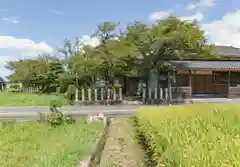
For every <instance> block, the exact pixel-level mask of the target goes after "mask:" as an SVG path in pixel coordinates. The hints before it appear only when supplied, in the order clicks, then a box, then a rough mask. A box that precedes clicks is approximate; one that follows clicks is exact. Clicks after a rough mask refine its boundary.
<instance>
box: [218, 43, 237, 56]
mask: <svg viewBox="0 0 240 167" xmlns="http://www.w3.org/2000/svg"><path fill="white" fill-rule="evenodd" d="M215 51H216V54H217V55H219V56H239V57H240V48H235V47H233V46H221V45H216V46H215Z"/></svg>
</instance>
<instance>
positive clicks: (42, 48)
mask: <svg viewBox="0 0 240 167" xmlns="http://www.w3.org/2000/svg"><path fill="white" fill-rule="evenodd" d="M43 52H49V53H50V52H53V48H52V47H51V46H49V45H48V44H47V43H45V42H34V41H32V40H30V39H25V38H15V37H12V36H0V76H7V75H9V74H10V71H8V70H7V69H5V68H4V65H5V64H6V62H7V61H10V60H17V59H20V58H24V57H30V56H33V57H34V56H37V55H38V54H40V53H43Z"/></svg>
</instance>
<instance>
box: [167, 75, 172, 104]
mask: <svg viewBox="0 0 240 167" xmlns="http://www.w3.org/2000/svg"><path fill="white" fill-rule="evenodd" d="M171 102H172V86H171V73H170V72H168V103H171Z"/></svg>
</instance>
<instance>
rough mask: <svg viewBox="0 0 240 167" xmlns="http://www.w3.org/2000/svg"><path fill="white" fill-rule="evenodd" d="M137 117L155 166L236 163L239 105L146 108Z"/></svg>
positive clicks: (199, 166) (239, 150)
mask: <svg viewBox="0 0 240 167" xmlns="http://www.w3.org/2000/svg"><path fill="white" fill-rule="evenodd" d="M137 118H138V119H137V120H138V121H139V122H138V125H139V126H138V129H139V130H140V132H141V133H142V134H143V136H144V137H145V138H146V140H147V141H146V143H147V144H148V145H149V147H150V148H151V150H152V151H153V153H154V154H153V156H154V158H155V161H156V162H157V164H156V166H158V167H160V166H165V167H193V166H194V167H203V166H204V167H228V166H229V167H230V166H231V167H235V166H236V167H237V166H240V105H233V104H192V105H182V106H171V107H159V108H158V107H146V108H141V109H139V111H138V112H137Z"/></svg>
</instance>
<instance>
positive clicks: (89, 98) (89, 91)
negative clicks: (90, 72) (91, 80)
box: [88, 88, 92, 101]
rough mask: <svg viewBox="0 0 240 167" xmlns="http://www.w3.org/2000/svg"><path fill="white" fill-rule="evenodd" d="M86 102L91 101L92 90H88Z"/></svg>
mask: <svg viewBox="0 0 240 167" xmlns="http://www.w3.org/2000/svg"><path fill="white" fill-rule="evenodd" d="M88 101H92V89H91V88H88Z"/></svg>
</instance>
